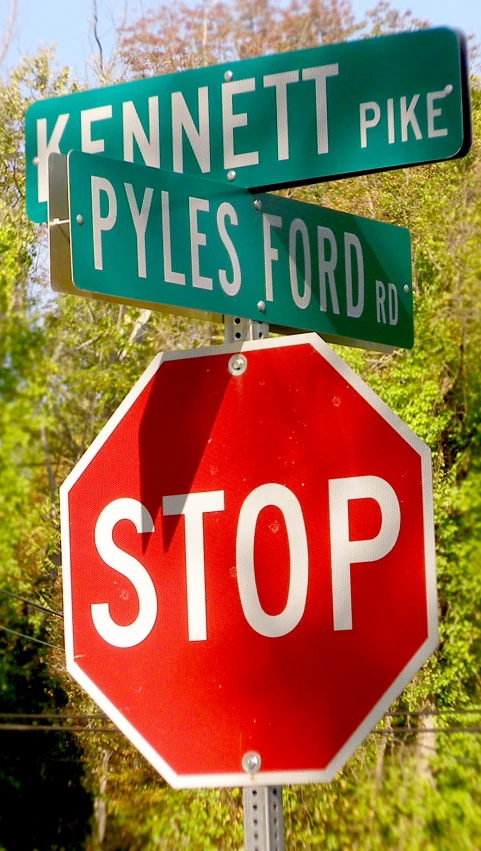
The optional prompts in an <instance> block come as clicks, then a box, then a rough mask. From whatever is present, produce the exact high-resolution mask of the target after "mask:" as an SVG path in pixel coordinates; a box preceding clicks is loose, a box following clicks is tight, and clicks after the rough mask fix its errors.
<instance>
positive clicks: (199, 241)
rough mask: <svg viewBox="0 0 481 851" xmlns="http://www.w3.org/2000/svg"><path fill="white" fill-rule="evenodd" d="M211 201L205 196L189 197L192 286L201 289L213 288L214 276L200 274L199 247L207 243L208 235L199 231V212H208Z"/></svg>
mask: <svg viewBox="0 0 481 851" xmlns="http://www.w3.org/2000/svg"><path fill="white" fill-rule="evenodd" d="M208 212H209V202H208V201H206V200H205V199H204V198H189V228H190V259H191V264H192V286H193V287H198V288H199V289H201V290H212V289H213V287H214V284H213V281H212V278H208V277H206V276H205V275H201V274H200V261H199V248H200V246H201V245H207V236H206V234H205V233H202V232H199V224H198V221H197V214H198V213H208Z"/></svg>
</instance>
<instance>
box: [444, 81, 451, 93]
mask: <svg viewBox="0 0 481 851" xmlns="http://www.w3.org/2000/svg"><path fill="white" fill-rule="evenodd" d="M452 93H453V87H452V85H451V83H448V85H447V86H445V87H444V94H445V95H451V94H452Z"/></svg>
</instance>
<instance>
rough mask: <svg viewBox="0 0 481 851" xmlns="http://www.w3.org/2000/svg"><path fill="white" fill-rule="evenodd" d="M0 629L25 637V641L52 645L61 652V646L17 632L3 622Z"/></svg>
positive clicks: (47, 645)
mask: <svg viewBox="0 0 481 851" xmlns="http://www.w3.org/2000/svg"><path fill="white" fill-rule="evenodd" d="M0 629H3V630H5V632H11V633H12V635H18V636H20V638H26V639H27V641H36V642H37V644H44V645H45V647H53V649H54V650H61V651H62V652H63V647H60V645H58V644H50V642H49V641H42V640H41V639H40V638H34V637H33V635H25V633H24V632H18V631H17V630H16V629H10V628H9V627H8V626H5V625H4V624H3V623H0Z"/></svg>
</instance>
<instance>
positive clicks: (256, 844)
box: [224, 316, 284, 851]
mask: <svg viewBox="0 0 481 851" xmlns="http://www.w3.org/2000/svg"><path fill="white" fill-rule="evenodd" d="M268 335H269V325H268V324H267V322H255V321H254V320H252V319H243V318H242V317H240V316H224V339H225V342H226V343H242V342H243V341H244V340H261V339H263V338H264V337H267V336H268ZM231 360H232V359H231ZM236 367H237V368H236ZM231 371H232V373H233V374H236V372H238V373H239V374H242V372H243V370H242V369H241V365H240V364H239V365H236V363H233V364H232V368H231ZM249 756H251V757H256V756H258V755H257V754H246V755H245V758H247V757H249ZM259 765H260V759H259ZM244 768H245V770H250V769H249V759H247V761H246V763H245V766H244ZM243 804H244V849H245V851H284V814H283V810H282V787H281V786H247V787H244V791H243Z"/></svg>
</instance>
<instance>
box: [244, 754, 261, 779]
mask: <svg viewBox="0 0 481 851" xmlns="http://www.w3.org/2000/svg"><path fill="white" fill-rule="evenodd" d="M260 767H261V757H260V754H258V753H256V751H247V753H245V754H244V756H243V757H242V768H243V769H244V771H245V772H246V774H257V772H258V771H259V769H260Z"/></svg>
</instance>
